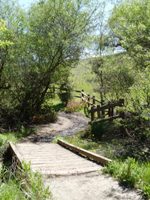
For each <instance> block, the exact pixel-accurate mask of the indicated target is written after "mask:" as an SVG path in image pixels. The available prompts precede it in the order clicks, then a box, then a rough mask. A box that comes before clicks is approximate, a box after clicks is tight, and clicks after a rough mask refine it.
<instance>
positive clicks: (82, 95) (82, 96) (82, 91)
mask: <svg viewBox="0 0 150 200" xmlns="http://www.w3.org/2000/svg"><path fill="white" fill-rule="evenodd" d="M83 93H84V90H81V99H82V101H83V98H84V94H83Z"/></svg>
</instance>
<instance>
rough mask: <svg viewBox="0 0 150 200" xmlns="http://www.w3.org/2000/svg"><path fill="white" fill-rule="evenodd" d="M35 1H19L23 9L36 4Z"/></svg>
mask: <svg viewBox="0 0 150 200" xmlns="http://www.w3.org/2000/svg"><path fill="white" fill-rule="evenodd" d="M34 1H35V0H19V3H20V5H21V6H23V7H26V8H27V7H28V6H29V5H30V4H31V3H34Z"/></svg>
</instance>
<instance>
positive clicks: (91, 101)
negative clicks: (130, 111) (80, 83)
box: [76, 90, 124, 121]
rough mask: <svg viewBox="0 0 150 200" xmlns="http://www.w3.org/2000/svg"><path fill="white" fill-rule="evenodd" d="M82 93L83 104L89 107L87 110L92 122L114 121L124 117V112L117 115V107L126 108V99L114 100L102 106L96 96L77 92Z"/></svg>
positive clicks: (82, 91)
mask: <svg viewBox="0 0 150 200" xmlns="http://www.w3.org/2000/svg"><path fill="white" fill-rule="evenodd" d="M76 92H78V93H80V96H76V97H78V98H81V100H82V101H83V102H85V103H86V105H87V110H88V113H89V115H90V118H91V121H95V120H102V119H103V120H104V119H105V120H113V119H116V118H119V117H123V112H120V113H118V114H117V111H116V107H122V106H124V99H119V100H115V101H114V100H113V101H109V102H107V103H105V104H104V105H101V102H100V100H97V99H96V97H95V96H90V95H87V94H86V93H85V92H84V90H81V91H80V90H76Z"/></svg>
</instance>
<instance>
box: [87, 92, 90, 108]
mask: <svg viewBox="0 0 150 200" xmlns="http://www.w3.org/2000/svg"><path fill="white" fill-rule="evenodd" d="M87 101H88V107H90V95H89V94H88V98H87Z"/></svg>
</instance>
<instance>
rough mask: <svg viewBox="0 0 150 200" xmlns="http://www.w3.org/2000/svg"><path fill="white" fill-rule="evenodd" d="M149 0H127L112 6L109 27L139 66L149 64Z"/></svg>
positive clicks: (142, 66) (143, 66)
mask: <svg viewBox="0 0 150 200" xmlns="http://www.w3.org/2000/svg"><path fill="white" fill-rule="evenodd" d="M149 16H150V1H149V0H143V1H140V0H127V1H123V3H121V4H119V5H118V6H116V7H115V8H114V11H113V14H112V16H111V17H110V21H109V24H110V27H111V29H112V30H113V32H114V34H115V35H116V37H118V38H119V40H120V44H121V46H122V47H123V48H124V49H126V51H127V52H128V54H129V55H130V56H131V57H133V58H134V60H135V61H136V64H137V65H138V66H140V68H145V67H147V66H150V20H149Z"/></svg>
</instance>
